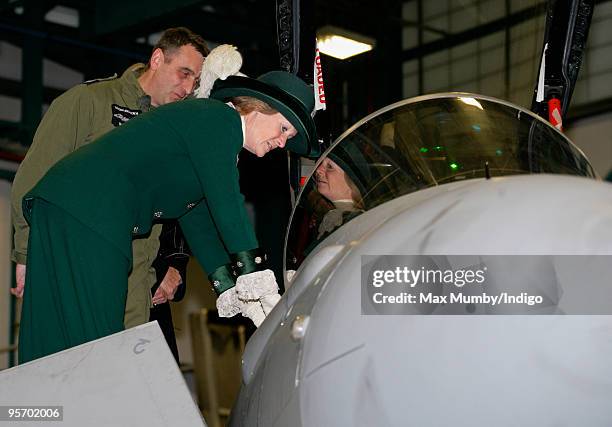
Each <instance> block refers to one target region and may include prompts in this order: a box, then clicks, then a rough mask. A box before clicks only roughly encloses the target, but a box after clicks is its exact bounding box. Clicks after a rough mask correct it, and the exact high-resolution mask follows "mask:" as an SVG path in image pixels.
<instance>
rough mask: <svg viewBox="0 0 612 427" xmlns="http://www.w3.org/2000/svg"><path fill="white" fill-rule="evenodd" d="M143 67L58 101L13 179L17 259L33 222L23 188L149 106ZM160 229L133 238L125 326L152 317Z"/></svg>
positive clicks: (75, 89) (81, 87)
mask: <svg viewBox="0 0 612 427" xmlns="http://www.w3.org/2000/svg"><path fill="white" fill-rule="evenodd" d="M144 67H145V66H144V65H143V64H135V65H133V66H131V67H130V68H128V69H127V70H126V71H125V72H124V73H123V75H122V76H121V77H119V78H117V77H116V76H115V77H111V78H108V79H99V80H92V81H89V82H86V83H83V84H80V85H77V86H75V87H73V88H72V89H70V90H68V91H66V92H65V93H64V94H62V95H61V96H60V97H58V98H57V99H56V100H55V101H53V103H52V104H51V106H50V107H49V110H48V111H47V113H46V114H45V115H44V117H43V119H42V121H41V123H40V125H39V127H38V129H37V131H36V135H35V136H34V140H33V142H32V145H31V147H30V149H29V150H28V154H27V156H26V158H25V159H24V161H23V162H22V163H21V166H20V168H19V170H18V171H17V174H16V176H15V180H14V182H13V188H12V196H11V198H12V200H11V201H12V217H13V225H14V227H15V239H14V240H15V249H14V251H13V261H15V262H17V263H19V264H26V259H27V243H28V232H29V228H28V224H27V222H26V220H25V219H24V217H23V213H22V207H21V206H22V198H23V196H24V194H25V193H26V192H27V191H29V190H30V189H31V188H32V187H34V185H35V184H36V183H37V182H38V181H39V180H40V179H41V178H42V177H43V176H44V175H45V173H46V172H47V171H48V170H49V168H50V167H51V166H53V165H54V164H55V163H57V162H58V161H59V160H60V159H62V158H64V157H65V156H66V155H68V154H70V153H72V152H73V151H75V150H77V149H78V148H80V147H82V146H84V145H86V144H89V143H90V142H92V141H94V140H96V139H97V138H99V137H100V136H102V135H103V134H105V133H107V132H108V131H110V130H112V129H114V128H116V127H118V126H120V125H122V124H123V123H125V122H127V121H128V120H129V119H131V118H133V117H136V116H137V115H138V114H140V113H141V112H146V111H148V110H150V108H151V99H150V97H149V96H148V95H146V94H145V93H144V92H143V90H142V88H141V87H140V84H139V83H138V80H137V79H138V77H139V76H140V75H141V74H142V72H143V71H144ZM126 143H131V141H126ZM138 155H140V153H138ZM150 166H151V167H152V168H154V167H155V166H154V165H150ZM160 232H161V225H156V226H155V227H153V229H152V230H151V233H150V235H149V236H148V237H147V238H141V239H136V240H134V242H133V247H132V250H133V266H132V272H131V274H130V277H129V286H128V296H127V302H126V308H125V318H124V324H125V327H126V328H130V327H132V326H136V325H140V324H143V323H145V322H147V321H148V320H149V309H150V306H151V295H150V289H151V287H152V286H153V285H154V284H155V281H156V274H155V270H154V269H153V268H152V264H153V261H154V260H155V258H156V256H157V252H158V249H159V234H160ZM26 275H27V274H26Z"/></svg>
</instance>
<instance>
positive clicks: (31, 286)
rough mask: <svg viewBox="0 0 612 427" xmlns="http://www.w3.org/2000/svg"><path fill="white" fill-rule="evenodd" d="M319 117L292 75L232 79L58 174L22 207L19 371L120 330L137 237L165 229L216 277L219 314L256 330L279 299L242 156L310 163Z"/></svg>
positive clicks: (104, 141)
mask: <svg viewBox="0 0 612 427" xmlns="http://www.w3.org/2000/svg"><path fill="white" fill-rule="evenodd" d="M228 99H229V102H228V103H224V102H222V101H227V100H228ZM313 109H314V95H313V91H312V88H311V87H309V86H308V85H307V84H306V83H304V82H303V81H302V80H300V79H299V78H298V77H296V76H294V75H293V74H290V73H286V72H282V71H275V72H274V71H273V72H269V73H266V74H264V75H262V76H260V77H259V78H258V79H251V78H247V77H237V76H232V77H228V78H227V79H226V80H225V81H223V82H219V85H217V86H216V87H215V89H214V90H213V92H212V93H211V99H191V100H187V101H183V102H177V103H172V104H168V105H164V106H162V107H160V108H157V109H155V110H153V111H151V112H149V113H148V114H144V115H141V116H139V117H136V118H134V119H132V120H130V121H129V122H128V123H126V124H125V125H123V126H121V127H120V128H118V129H115V130H114V131H112V132H109V133H108V134H106V135H104V136H103V137H102V138H100V139H98V140H97V141H95V142H94V143H92V144H89V145H87V146H85V147H83V148H81V149H79V150H77V151H76V152H74V153H72V154H71V155H69V156H67V157H65V158H64V159H62V160H61V161H60V162H58V163H57V164H56V165H55V166H54V167H52V168H51V169H50V170H49V172H48V173H47V174H46V175H45V176H44V177H43V179H41V180H40V181H39V183H38V184H37V185H36V186H35V187H34V188H33V189H32V190H31V191H30V192H29V193H27V194H26V195H25V196H24V198H23V210H24V215H25V217H26V219H27V220H28V223H29V224H30V226H31V232H30V237H29V257H28V274H27V277H26V285H25V296H24V305H23V312H22V317H21V331H20V339H19V358H20V363H23V362H27V361H30V360H33V359H36V358H39V357H43V356H45V355H47V354H51V353H54V352H57V351H61V350H63V349H65V348H69V347H72V346H75V345H78V344H81V343H83V342H87V341H91V340H93V339H96V338H100V337H103V336H106V335H109V334H112V333H115V332H118V331H120V330H122V329H123V322H122V317H123V316H122V315H123V307H124V304H125V292H126V288H127V274H128V271H129V266H130V264H131V258H132V250H131V241H132V237H133V236H138V235H141V234H146V233H148V232H149V231H150V230H151V227H152V225H153V223H154V222H155V221H159V220H163V219H173V218H177V219H178V220H179V223H180V224H181V227H182V229H183V232H184V233H185V237H186V238H187V241H188V242H189V246H190V247H191V249H192V251H193V253H194V255H195V256H196V257H197V259H198V261H199V262H200V263H201V264H202V266H203V267H204V269H205V270H206V271H208V272H212V273H211V274H210V275H209V279H210V281H211V283H212V284H213V287H214V289H215V291H216V292H217V293H218V294H219V298H218V300H217V308H218V310H219V314H220V315H221V316H226V317H230V316H233V315H235V314H238V313H243V314H244V315H246V316H247V317H249V318H251V319H252V320H253V321H254V322H255V324H256V325H259V323H261V321H263V318H264V317H265V315H267V314H268V312H269V311H270V310H271V309H272V308H273V305H274V304H275V303H276V302H278V299H279V298H280V297H279V296H278V286H277V285H276V281H275V279H274V274H273V273H272V271H271V270H262V267H263V266H264V260H265V258H264V257H263V256H261V255H260V254H259V253H258V252H257V246H258V244H257V240H256V238H255V234H254V231H253V226H252V224H251V223H250V221H249V219H248V217H247V213H246V209H245V206H244V198H243V197H242V195H241V194H240V188H239V183H238V169H237V166H236V162H237V156H238V153H239V151H240V150H241V149H242V148H243V147H244V148H245V149H247V150H248V151H250V152H252V153H253V154H255V155H257V156H260V157H261V156H264V155H265V154H266V153H268V152H269V151H271V150H273V149H274V148H278V147H280V148H283V147H284V146H285V145H287V147H288V148H289V149H292V150H294V151H296V152H297V153H299V154H306V153H308V152H310V151H311V147H312V146H313V145H315V144H316V141H317V138H316V133H315V126H314V121H313V119H312V116H311V113H312V111H313ZM126 141H130V142H131V143H130V144H126ZM152 164H154V165H156V168H155V169H153V168H151V165H152ZM228 254H229V255H228ZM230 256H231V257H232V258H231V259H232V260H233V265H232V264H231V262H230ZM234 274H235V275H236V276H238V277H237V278H236V279H235V280H234ZM272 294H275V295H272Z"/></svg>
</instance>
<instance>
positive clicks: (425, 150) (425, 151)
mask: <svg viewBox="0 0 612 427" xmlns="http://www.w3.org/2000/svg"><path fill="white" fill-rule="evenodd" d="M419 151H420V152H421V153H427V152H428V151H429V149H427V148H425V147H421V149H420V150H419Z"/></svg>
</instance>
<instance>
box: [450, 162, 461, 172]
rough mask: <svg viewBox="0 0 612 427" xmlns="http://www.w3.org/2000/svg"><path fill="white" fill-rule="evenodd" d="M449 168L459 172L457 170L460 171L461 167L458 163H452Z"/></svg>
mask: <svg viewBox="0 0 612 427" xmlns="http://www.w3.org/2000/svg"><path fill="white" fill-rule="evenodd" d="M449 166H450V168H451V169H452V170H457V169H459V165H458V164H457V163H451V164H450V165H449Z"/></svg>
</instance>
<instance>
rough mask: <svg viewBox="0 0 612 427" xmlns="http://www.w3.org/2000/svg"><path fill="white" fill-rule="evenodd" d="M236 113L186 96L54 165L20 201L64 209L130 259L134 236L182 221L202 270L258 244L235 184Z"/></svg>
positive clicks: (239, 136)
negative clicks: (165, 221) (157, 223)
mask: <svg viewBox="0 0 612 427" xmlns="http://www.w3.org/2000/svg"><path fill="white" fill-rule="evenodd" d="M242 142H243V135H242V123H241V119H240V116H239V114H238V113H237V112H236V111H235V110H234V109H232V108H231V107H229V106H227V105H226V104H224V103H222V102H219V101H215V100H210V99H192V100H187V101H182V102H177V103H172V104H168V105H165V106H162V107H159V108H157V109H155V110H154V111H152V112H150V113H148V114H145V115H142V116H138V117H136V118H134V119H132V120H130V121H129V122H128V123H126V124H124V125H123V126H121V127H120V128H118V129H115V130H114V131H112V132H110V133H108V134H106V135H104V136H103V137H102V138H100V139H99V140H97V141H96V142H95V143H93V144H89V145H87V146H85V147H83V148H81V149H79V150H77V151H76V152H74V153H73V154H71V155H69V156H67V157H66V158H64V159H63V160H61V161H60V162H58V163H57V164H56V165H55V166H54V167H53V168H51V169H50V170H49V172H48V173H47V175H46V176H45V177H44V178H43V179H42V180H41V181H40V182H39V183H38V184H37V185H36V186H35V187H34V188H33V189H32V190H31V191H30V192H29V193H28V194H27V195H26V196H25V197H24V206H25V207H26V212H25V214H26V217H27V215H28V212H27V206H28V204H29V201H30V200H31V199H33V198H41V199H44V200H46V201H47V202H49V203H52V204H54V205H55V206H58V207H60V208H61V209H63V210H64V211H66V212H67V213H69V214H70V215H72V216H73V217H75V218H76V219H78V220H79V221H80V222H82V223H83V224H85V225H86V226H87V227H88V228H90V229H92V230H94V231H96V232H97V233H98V234H100V235H101V236H103V237H104V238H105V239H107V240H108V241H109V242H110V243H112V244H113V245H114V246H115V247H116V248H117V250H118V251H121V253H122V254H123V255H125V256H126V257H127V258H128V259H130V258H131V256H132V252H131V240H132V237H135V236H138V235H142V234H147V233H148V232H149V231H150V230H151V227H152V225H153V223H154V221H156V220H163V219H166V218H170V219H173V218H178V219H179V223H180V224H181V227H182V229H183V232H184V234H185V237H186V238H187V241H188V242H189V245H190V247H191V249H192V251H193V253H194V255H195V256H196V257H197V258H198V260H199V261H200V263H201V264H202V266H203V267H204V269H205V270H206V271H209V272H212V271H214V270H215V269H216V268H218V267H219V266H221V265H224V264H227V263H228V262H229V258H228V255H227V253H228V252H229V253H234V252H240V251H245V250H250V249H253V248H256V247H257V240H256V238H255V235H254V232H253V228H252V225H251V223H250V222H249V220H248V217H247V214H246V210H245V207H244V199H243V197H242V195H241V194H240V190H239V184H238V170H237V167H236V162H237V156H238V153H239V151H240V149H241V148H242ZM151 165H155V167H151Z"/></svg>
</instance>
